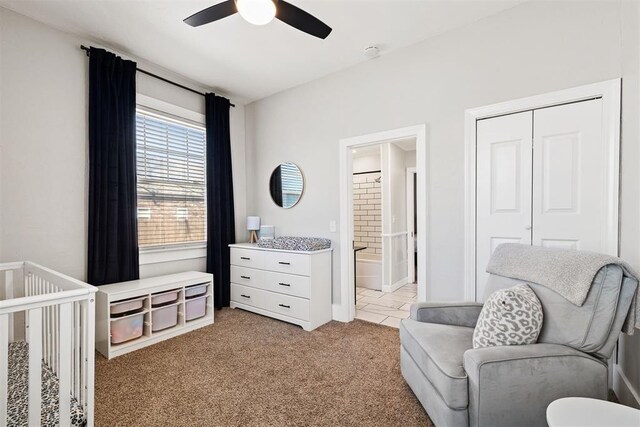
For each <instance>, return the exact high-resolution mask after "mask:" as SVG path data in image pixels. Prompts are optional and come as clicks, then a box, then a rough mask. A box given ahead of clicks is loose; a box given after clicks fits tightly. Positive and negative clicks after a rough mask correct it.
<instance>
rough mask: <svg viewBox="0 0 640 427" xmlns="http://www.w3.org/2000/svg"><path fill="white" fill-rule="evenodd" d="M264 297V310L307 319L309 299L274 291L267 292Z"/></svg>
mask: <svg viewBox="0 0 640 427" xmlns="http://www.w3.org/2000/svg"><path fill="white" fill-rule="evenodd" d="M266 297H267V299H266V304H267V305H266V307H265V309H266V310H269V311H273V312H276V313H280V314H284V315H286V316H291V317H295V318H296V319H300V320H309V300H307V299H302V298H298V297H292V296H288V295H282V294H277V293H274V292H267V293H266Z"/></svg>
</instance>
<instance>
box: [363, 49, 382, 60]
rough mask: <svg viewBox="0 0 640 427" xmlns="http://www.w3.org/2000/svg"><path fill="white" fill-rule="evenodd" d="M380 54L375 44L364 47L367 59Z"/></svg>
mask: <svg viewBox="0 0 640 427" xmlns="http://www.w3.org/2000/svg"><path fill="white" fill-rule="evenodd" d="M379 54H380V49H378V47H377V46H369V47H367V48H365V49H364V56H365V58H367V59H373V58H376V57H377V56H378V55H379Z"/></svg>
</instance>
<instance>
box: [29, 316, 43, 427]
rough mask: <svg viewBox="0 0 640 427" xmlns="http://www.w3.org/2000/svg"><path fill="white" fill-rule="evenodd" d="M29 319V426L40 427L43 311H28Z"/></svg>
mask: <svg viewBox="0 0 640 427" xmlns="http://www.w3.org/2000/svg"><path fill="white" fill-rule="evenodd" d="M27 315H28V317H29V331H28V332H27V335H28V337H29V425H30V426H39V425H40V407H41V406H42V365H41V363H42V346H41V345H40V343H41V341H40V336H41V334H42V309H41V308H33V309H31V310H29V311H28V314H27Z"/></svg>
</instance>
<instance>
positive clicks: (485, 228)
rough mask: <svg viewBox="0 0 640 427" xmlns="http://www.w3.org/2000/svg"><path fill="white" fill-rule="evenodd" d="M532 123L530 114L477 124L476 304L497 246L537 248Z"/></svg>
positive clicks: (509, 116)
mask: <svg viewBox="0 0 640 427" xmlns="http://www.w3.org/2000/svg"><path fill="white" fill-rule="evenodd" d="M532 119H533V112H532V111H526V112H523V113H518V114H511V115H507V116H502V117H495V118H491V119H484V120H479V121H478V122H477V124H476V132H477V135H476V144H477V154H476V156H477V157H476V158H477V169H476V174H477V175H476V185H477V188H476V199H477V200H476V201H477V203H476V220H477V223H476V233H477V234H476V300H482V298H483V296H484V288H485V284H486V281H487V277H488V274H487V273H486V267H487V262H488V261H489V258H490V257H491V254H492V253H493V251H494V249H495V248H496V246H498V245H499V244H501V243H524V244H531V177H532V172H531V156H532V153H531V147H532V132H533V129H532V126H533V123H532Z"/></svg>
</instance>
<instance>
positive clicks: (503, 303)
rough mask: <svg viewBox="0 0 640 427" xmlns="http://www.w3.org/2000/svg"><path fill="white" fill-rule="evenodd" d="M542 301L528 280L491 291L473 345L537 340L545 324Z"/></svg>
mask: <svg viewBox="0 0 640 427" xmlns="http://www.w3.org/2000/svg"><path fill="white" fill-rule="evenodd" d="M542 318H543V315H542V304H540V300H539V299H538V297H537V296H536V294H535V293H534V292H533V291H532V290H531V288H530V287H529V286H527V285H525V284H521V285H516V286H514V287H512V288H508V289H500V290H498V291H495V292H494V293H492V294H491V295H490V296H489V298H488V299H487V301H486V302H485V303H484V306H483V307H482V311H481V312H480V317H478V323H477V324H476V328H475V330H474V331H473V348H480V347H493V346H498V345H522V344H535V343H536V341H537V340H538V335H540V329H541V328H542Z"/></svg>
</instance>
